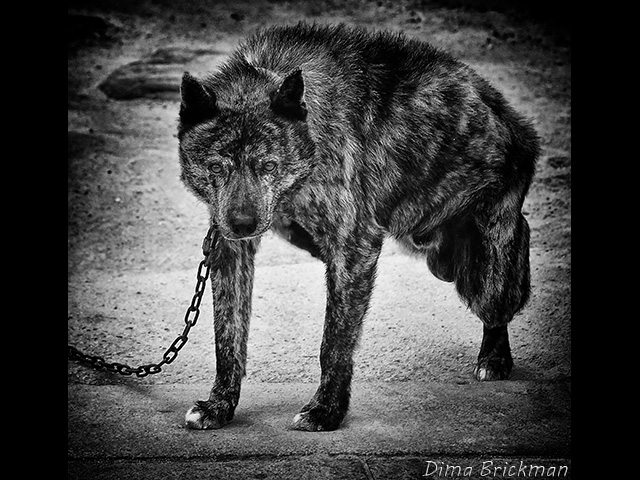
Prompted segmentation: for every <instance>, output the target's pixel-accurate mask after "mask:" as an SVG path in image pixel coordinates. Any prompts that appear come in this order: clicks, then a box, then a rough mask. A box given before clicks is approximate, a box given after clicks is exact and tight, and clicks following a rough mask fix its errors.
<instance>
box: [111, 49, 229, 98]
mask: <svg viewBox="0 0 640 480" xmlns="http://www.w3.org/2000/svg"><path fill="white" fill-rule="evenodd" d="M225 56H226V52H221V51H218V50H211V49H194V48H185V47H179V46H176V47H167V48H161V49H158V50H156V51H154V52H153V53H151V54H150V55H148V56H147V57H145V58H143V59H141V60H137V61H135V62H132V63H129V64H127V65H123V66H122V67H120V68H118V69H117V70H115V71H114V72H112V73H111V74H110V75H109V76H108V77H107V78H106V79H105V80H104V81H103V82H102V83H101V84H100V86H99V88H100V90H101V91H102V92H104V93H105V95H107V96H108V97H110V98H113V99H115V100H132V99H136V98H151V99H162V100H178V99H179V98H180V82H181V79H182V74H183V73H184V72H185V71H187V70H188V71H190V72H206V71H209V70H212V69H213V68H215V66H216V65H217V64H218V63H220V62H221V61H222V60H223V59H224V57H225Z"/></svg>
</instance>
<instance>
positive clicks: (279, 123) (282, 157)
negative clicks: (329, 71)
mask: <svg viewBox="0 0 640 480" xmlns="http://www.w3.org/2000/svg"><path fill="white" fill-rule="evenodd" d="M181 95H182V102H181V105H180V124H179V128H178V139H179V142H180V150H179V151H180V164H181V167H182V173H181V179H182V181H183V182H184V183H185V185H186V186H187V187H188V188H189V189H190V190H191V191H192V192H193V193H194V194H195V195H196V196H197V197H198V198H199V199H200V200H202V201H203V202H205V203H206V204H207V205H208V206H209V209H210V211H211V215H212V216H213V221H214V222H215V223H216V224H217V225H218V228H219V230H220V232H221V234H222V235H223V236H224V237H226V238H228V239H231V240H240V239H245V238H252V237H256V236H259V235H261V234H263V233H264V232H265V231H267V230H268V229H269V228H270V226H271V222H272V218H273V214H274V211H276V210H277V207H278V205H279V203H280V202H281V201H283V199H285V198H286V196H287V194H290V193H291V192H293V191H295V190H296V189H297V188H299V187H300V186H301V184H302V183H303V182H304V180H305V179H306V178H307V177H308V176H309V174H310V173H311V171H312V167H313V156H314V152H315V144H314V142H313V141H312V139H311V137H310V135H309V130H308V125H307V122H306V117H307V109H306V104H305V102H304V82H303V77H302V72H301V71H300V70H295V71H294V72H292V73H291V74H289V75H288V76H287V77H286V78H284V79H279V78H278V77H276V76H275V75H271V74H268V73H265V72H260V71H258V70H255V69H254V70H253V71H252V70H248V71H244V72H236V74H235V75H231V74H229V72H226V74H225V75H223V74H220V75H218V76H212V77H209V78H207V79H206V80H198V79H196V78H195V77H193V76H191V75H189V74H188V73H185V74H184V76H183V78H182V87H181Z"/></svg>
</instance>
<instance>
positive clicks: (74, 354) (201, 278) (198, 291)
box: [67, 225, 218, 377]
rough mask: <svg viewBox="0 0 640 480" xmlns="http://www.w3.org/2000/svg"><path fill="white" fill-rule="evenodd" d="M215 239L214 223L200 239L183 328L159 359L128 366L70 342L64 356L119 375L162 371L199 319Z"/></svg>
mask: <svg viewBox="0 0 640 480" xmlns="http://www.w3.org/2000/svg"><path fill="white" fill-rule="evenodd" d="M217 241H218V232H217V230H216V229H215V225H212V226H211V227H210V228H209V231H208V232H207V235H206V236H205V237H204V240H203V242H202V254H203V255H204V257H205V258H204V259H203V260H202V261H201V262H200V265H198V273H197V274H196V276H197V283H196V287H195V293H194V294H193V298H192V299H191V304H190V305H189V307H188V308H187V311H186V313H185V315H184V323H185V326H184V329H183V330H182V333H181V334H180V335H178V336H177V337H176V339H175V340H174V341H173V343H172V344H171V345H170V346H169V348H167V350H166V351H165V352H164V354H163V355H162V360H160V361H159V362H158V363H149V364H147V365H140V366H139V367H135V368H134V367H130V366H129V365H125V364H124V363H117V362H113V363H110V362H107V361H105V359H104V358H102V357H100V356H97V355H88V354H86V353H83V352H81V351H80V350H78V349H77V348H76V347H74V346H73V345H67V358H68V359H69V360H75V361H78V362H81V363H84V364H86V365H89V366H90V367H92V368H95V369H98V370H99V369H104V370H106V371H108V372H112V373H119V374H120V375H133V374H135V375H136V376H137V377H146V376H147V375H152V374H154V373H160V372H161V371H162V366H163V365H165V364H170V363H171V362H173V361H174V360H175V359H176V357H177V356H178V352H180V350H182V347H184V346H185V345H186V343H187V341H188V340H189V331H190V330H191V328H192V327H193V326H194V325H195V324H196V322H197V321H198V317H199V316H200V302H202V295H203V294H204V290H205V287H206V285H207V278H209V273H210V271H211V255H210V254H211V250H212V248H213V247H214V245H215V244H216V242H217Z"/></svg>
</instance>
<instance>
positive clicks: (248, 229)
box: [229, 213, 258, 238]
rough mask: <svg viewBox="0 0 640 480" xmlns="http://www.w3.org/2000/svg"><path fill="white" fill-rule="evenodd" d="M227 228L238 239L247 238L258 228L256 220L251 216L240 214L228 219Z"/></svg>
mask: <svg viewBox="0 0 640 480" xmlns="http://www.w3.org/2000/svg"><path fill="white" fill-rule="evenodd" d="M229 226H230V227H231V231H232V232H233V233H234V234H235V235H237V236H238V237H239V238H242V237H248V236H250V235H251V234H252V233H254V232H255V231H256V228H258V220H257V219H256V218H255V217H254V216H252V215H245V214H242V213H240V214H237V215H235V216H233V217H232V218H230V219H229Z"/></svg>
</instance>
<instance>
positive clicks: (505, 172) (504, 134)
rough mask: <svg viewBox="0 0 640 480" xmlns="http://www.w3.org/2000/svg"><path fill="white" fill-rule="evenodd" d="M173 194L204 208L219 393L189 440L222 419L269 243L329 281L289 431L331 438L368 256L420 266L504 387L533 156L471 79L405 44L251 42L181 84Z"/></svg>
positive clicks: (525, 252) (278, 32)
mask: <svg viewBox="0 0 640 480" xmlns="http://www.w3.org/2000/svg"><path fill="white" fill-rule="evenodd" d="M178 137H179V141H180V161H181V165H182V180H183V181H184V183H185V184H186V185H187V186H188V187H189V188H190V189H191V190H192V191H193V193H194V194H195V195H196V196H197V197H198V198H200V199H201V200H202V201H203V202H205V203H206V204H207V205H208V206H209V209H210V214H211V221H212V223H213V224H215V225H217V228H218V229H219V232H220V233H221V238H220V240H219V241H218V243H217V245H215V247H214V253H213V256H212V262H213V264H212V266H213V269H212V272H213V273H212V276H211V280H212V285H213V296H214V324H215V338H216V360H217V363H216V367H217V376H216V380H215V383H214V385H213V389H212V391H211V395H210V397H209V400H207V401H201V402H197V403H196V406H195V407H193V408H191V409H190V410H189V412H188V413H187V415H186V423H187V426H188V427H191V428H219V427H221V426H223V425H224V424H226V423H227V422H229V421H230V420H231V419H232V418H233V414H234V410H235V408H236V406H237V404H238V399H239V396H240V383H241V380H242V377H243V376H244V375H245V363H246V346H247V335H248V330H249V317H250V314H251V292H252V285H253V271H254V263H253V260H254V255H255V253H256V250H257V248H258V244H259V239H260V235H261V234H263V233H264V232H265V231H267V230H268V229H269V228H274V229H275V230H276V231H279V233H281V234H282V235H283V236H284V237H285V238H287V239H288V240H290V241H291V242H292V243H293V244H295V245H297V246H300V247H302V248H305V249H307V250H308V251H309V252H311V254H312V255H314V256H316V257H319V258H321V259H322V261H323V262H324V263H325V264H326V285H327V290H328V292H327V306H326V313H325V326H324V336H323V340H322V346H321V349H320V364H321V368H322V377H321V380H320V386H319V387H318V390H317V392H316V394H315V395H314V396H313V398H312V399H311V401H310V402H309V403H308V404H307V405H306V406H304V407H303V408H302V411H301V412H300V413H299V414H298V415H296V417H295V418H294V421H293V428H296V429H300V430H311V431H317V430H334V429H336V428H338V427H339V425H340V423H341V421H342V420H343V418H344V417H345V415H346V413H347V409H348V407H349V397H350V385H351V377H352V371H353V360H352V356H353V352H354V348H355V347H356V344H357V343H358V337H359V335H360V331H361V326H362V322H363V319H364V317H365V314H366V312H367V308H368V305H369V298H370V296H371V292H372V289H373V285H374V278H375V272H376V264H377V261H378V256H379V254H380V249H381V247H382V243H383V240H384V239H385V237H386V236H391V237H393V238H395V239H397V240H398V241H400V242H402V243H403V244H404V245H406V246H407V248H409V249H410V250H411V251H412V252H414V253H421V254H424V256H425V257H426V261H427V264H428V266H429V268H430V269H431V271H432V272H433V273H434V274H435V275H436V276H437V277H438V278H440V279H442V280H444V281H447V282H455V285H456V289H457V291H458V293H459V295H460V297H461V298H462V299H463V301H465V302H466V304H467V305H468V306H469V308H470V309H471V310H472V311H473V312H474V313H475V314H476V315H478V317H480V319H481V320H482V322H483V324H484V337H483V340H482V346H481V349H480V354H479V356H478V363H477V366H476V368H475V376H476V378H477V379H478V380H498V379H504V378H507V377H508V375H509V373H510V371H511V368H512V365H513V361H512V358H511V353H510V348H509V339H508V335H507V324H508V322H509V321H510V320H511V319H512V318H513V316H514V314H515V313H516V312H518V311H519V310H520V309H521V308H522V307H523V306H524V304H525V302H526V301H527V298H528V297H529V227H528V224H527V222H526V220H525V218H524V217H523V215H522V213H521V207H522V203H523V201H524V198H525V195H526V193H527V190H528V188H529V184H530V182H531V179H532V176H533V174H534V165H535V161H536V157H537V155H538V140H537V136H536V134H535V132H534V130H533V129H532V127H531V126H530V125H529V124H528V123H527V122H526V121H525V120H524V119H523V118H522V117H520V116H519V115H518V114H517V113H516V112H515V111H514V110H513V109H512V108H511V107H510V106H509V105H508V104H507V103H506V101H505V99H504V98H503V96H502V95H501V94H500V93H499V92H497V91H496V90H495V89H494V88H492V87H491V86H490V85H489V84H488V83H487V82H486V81H485V80H483V79H482V78H480V77H479V76H478V75H477V74H476V73H474V71H472V70H471V69H470V68H469V67H468V66H466V65H464V64H463V63H460V62H459V61H457V60H455V59H453V58H451V57H450V56H449V55H447V54H446V53H443V52H441V51H438V50H436V49H435V48H433V47H432V46H430V45H428V44H425V43H421V42H419V41H415V40H409V39H407V38H405V37H403V36H402V35H397V34H391V33H368V32H366V31H364V30H361V29H354V28H348V27H346V26H310V25H306V24H298V25H297V26H293V27H280V28H271V29H267V30H264V31H262V32H260V33H258V34H256V35H254V36H252V37H250V38H249V39H247V40H246V42H245V43H244V44H243V45H241V46H240V47H239V49H238V50H237V51H236V52H235V53H233V54H232V56H231V58H230V59H229V60H228V62H226V64H225V65H223V66H222V67H221V68H220V70H219V71H217V72H216V73H213V74H211V75H210V76H207V77H206V78H203V79H201V80H198V79H196V78H194V77H192V76H191V75H189V74H188V73H185V75H184V77H183V81H182V104H181V106H180V125H179V131H178Z"/></svg>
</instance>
